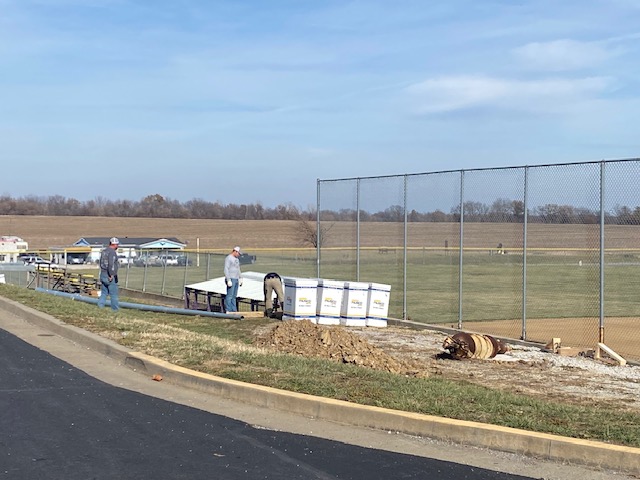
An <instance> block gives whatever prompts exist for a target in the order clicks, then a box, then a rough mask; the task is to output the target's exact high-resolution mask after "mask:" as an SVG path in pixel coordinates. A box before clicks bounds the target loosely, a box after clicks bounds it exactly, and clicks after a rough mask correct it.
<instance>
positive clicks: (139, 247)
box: [73, 237, 187, 262]
mask: <svg viewBox="0 0 640 480" xmlns="http://www.w3.org/2000/svg"><path fill="white" fill-rule="evenodd" d="M109 238H110V237H82V238H81V239H79V240H78V241H76V242H75V243H74V244H73V246H74V247H90V248H91V253H90V254H89V260H90V261H92V262H97V261H98V260H99V259H100V252H101V251H102V250H103V249H104V248H105V247H106V246H107V245H109ZM118 240H120V245H118V255H119V256H123V257H125V258H127V259H129V260H131V259H133V258H135V257H136V256H137V255H139V254H141V253H143V252H145V251H146V252H162V251H176V250H184V248H185V247H186V246H187V244H186V243H182V242H181V241H180V240H178V239H177V238H175V237H169V238H153V237H118Z"/></svg>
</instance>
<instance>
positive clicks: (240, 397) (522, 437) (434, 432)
mask: <svg viewBox="0 0 640 480" xmlns="http://www.w3.org/2000/svg"><path fill="white" fill-rule="evenodd" d="M0 308H1V309H3V310H5V311H7V312H10V313H12V314H14V315H16V316H19V317H21V318H23V319H24V320H26V321H27V322H29V323H31V324H33V325H36V326H38V327H41V328H44V329H47V330H49V331H51V332H53V333H56V334H58V335H60V336H62V337H64V338H68V339H69V340H72V341H74V342H76V343H78V344H80V345H83V346H84V347H87V348H91V349H93V350H95V351H98V352H100V353H103V354H105V355H107V356H109V357H111V358H115V359H117V360H119V361H120V362H122V363H123V364H125V365H127V366H128V367H129V368H131V369H134V370H139V371H142V372H145V373H146V374H148V375H149V376H153V375H162V378H163V379H164V381H167V382H170V383H172V384H176V385H180V386H184V387H188V388H195V389H198V390H200V391H205V392H207V393H211V394H212V395H217V396H220V397H223V398H227V399H231V400H237V401H239V402H243V403H247V404H251V405H256V406H261V407H266V408H271V409H276V410H281V411H286V412H291V413H295V414H298V415H303V416H307V417H312V418H318V419H322V420H328V421H332V422H337V423H341V424H346V425H354V426H360V427H369V428H373V429H377V430H389V431H393V432H401V433H405V434H409V435H418V436H423V437H428V438H437V439H440V440H447V441H452V442H455V443H461V444H466V445H473V446H478V447H485V448H489V449H494V450H500V451H504V452H511V453H519V454H524V455H529V456H535V457H540V458H547V459H552V460H557V461H562V462H568V463H575V464H581V465H590V466H595V467H600V468H606V469H610V470H615V471H620V472H626V473H633V474H640V448H632V447H624V446H618V445H609V444H606V443H603V442H595V441H590V440H579V439H574V438H567V437H561V436H557V435H549V434H545V433H536V432H529V431H525V430H519V429H515V428H508V427H500V426H496V425H488V424H483V423H477V422H468V421H463V420H454V419H448V418H441V417H435V416H430V415H422V414H417V413H410V412H402V411H397V410H391V409H386V408H379V407H371V406H365V405H359V404H354V403H349V402H345V401H341V400H333V399H327V398H322V397H315V396H313V395H306V394H299V393H293V392H287V391H284V390H278V389H275V388H271V387H264V386H260V385H252V384H248V383H243V382H238V381H235V380H227V379H224V378H221V377H215V376H213V375H208V374H204V373H200V372H196V371H193V370H189V369H186V368H183V367H179V366H176V365H172V364H170V363H168V362H166V361H164V360H160V359H158V358H155V357H151V356H149V355H146V354H143V353H139V352H135V351H132V350H130V349H128V348H126V347H123V346H121V345H119V344H117V343H115V342H113V341H111V340H109V339H106V338H103V337H100V336H98V335H95V334H93V333H91V332H88V331H86V330H83V329H80V328H78V327H75V326H73V325H68V324H66V323H64V322H61V321H60V320H58V319H56V318H54V317H52V316H51V315H47V314H44V313H42V312H39V311H37V310H34V309H32V308H29V307H27V306H25V305H22V304H20V303H18V302H14V301H12V300H9V299H6V298H3V297H0Z"/></svg>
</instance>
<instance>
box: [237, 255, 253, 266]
mask: <svg viewBox="0 0 640 480" xmlns="http://www.w3.org/2000/svg"><path fill="white" fill-rule="evenodd" d="M238 260H240V265H251V264H252V263H256V256H255V255H249V254H248V253H241V254H240V256H239V257H238Z"/></svg>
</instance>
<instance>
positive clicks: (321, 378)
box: [0, 285, 640, 447]
mask: <svg viewBox="0 0 640 480" xmlns="http://www.w3.org/2000/svg"><path fill="white" fill-rule="evenodd" d="M0 295H2V296H4V297H7V298H10V299H13V300H15V301H18V302H21V303H23V304H25V305H28V306H30V307H32V308H35V309H37V310H40V311H42V312H46V313H48V314H50V315H53V316H55V317H56V318H59V319H60V320H62V321H64V322H66V323H69V324H72V325H76V326H78V327H81V328H84V329H86V330H89V331H92V332H94V333H97V334H100V335H102V336H105V337H108V338H110V339H112V340H115V341H116V342H118V343H120V344H122V345H126V346H128V347H131V348H133V349H136V350H138V351H140V352H143V353H146V354H149V355H153V356H156V357H158V358H162V359H164V360H167V361H169V362H171V363H174V364H176V365H181V366H183V367H187V368H191V369H194V370H199V371H202V372H206V373H209V374H213V375H218V376H221V377H225V378H231V379H235V380H240V381H245V382H251V383H254V384H260V385H267V386H271V387H275V388H281V389H285V390H290V391H295V392H301V393H307V394H312V395H318V396H323V397H329V398H335V399H340V400H346V401H350V402H355V403H360V404H366V405H375V406H380V407H386V408H392V409H397V410H404V411H410V412H418V413H423V414H429V415H438V416H442V417H449V418H456V419H461V420H470V421H478V422H485V423H491V424H495V425H503V426H507V427H514V428H521V429H525V430H531V431H537V432H546V433H552V434H557V435H563V436H569V437H575V438H583V439H591V440H601V441H607V442H611V443H616V444H621V445H629V446H634V447H640V415H639V414H636V413H632V412H627V411H619V410H616V409H612V408H607V407H606V406H603V405H597V406H595V405H594V406H593V407H587V406H576V405H567V404H561V403H558V402H555V401H549V402H544V401H541V400H538V399H534V398H531V397H528V396H525V395H515V394H510V393H505V392H499V391H496V390H492V389H490V388H485V387H481V386H477V385H472V384H469V383H465V382H460V381H455V382H453V381H448V380H446V379H442V378H410V377H405V376H402V375H396V374H391V373H385V372H380V371H375V370H371V369H366V368H362V367H357V366H353V365H344V364H338V363H334V362H331V361H328V360H322V359H311V358H304V357H300V356H293V355H286V354H278V353H273V352H269V351H266V350H262V349H258V348H255V347H253V346H252V345H251V344H252V340H253V338H254V330H255V328H256V327H258V326H260V325H265V324H266V323H268V321H267V320H265V319H250V320H243V321H237V320H224V319H211V318H204V317H197V316H194V317H191V316H182V315H167V314H158V313H154V312H141V311H135V310H121V311H120V312H119V313H118V314H117V315H115V314H113V313H111V312H110V311H109V310H99V309H98V308H97V307H96V306H94V305H91V304H86V303H80V302H74V301H70V300H69V299H66V298H62V297H56V296H53V295H49V294H46V293H41V292H35V291H33V290H28V289H25V288H20V287H15V286H11V285H0Z"/></svg>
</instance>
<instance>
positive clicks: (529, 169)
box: [316, 159, 640, 358]
mask: <svg viewBox="0 0 640 480" xmlns="http://www.w3.org/2000/svg"><path fill="white" fill-rule="evenodd" d="M639 173H640V160H639V159H626V160H611V161H599V162H581V163H566V164H558V165H539V166H519V167H505V168H483V169H470V170H455V171H442V172H432V173H421V174H404V175H390V176H377V177H358V178H343V179H331V180H320V179H319V180H318V181H317V232H318V246H317V271H316V274H317V276H318V277H325V278H326V277H335V276H339V277H341V278H347V279H350V280H354V281H365V282H366V281H370V282H381V283H389V284H391V285H392V297H394V299H395V301H393V300H392V305H391V307H392V308H391V315H393V316H396V317H397V318H404V319H414V320H416V321H420V322H424V323H439V324H443V323H445V324H448V325H450V326H454V327H457V328H466V329H470V330H481V331H483V332H484V333H494V334H501V335H507V336H510V337H511V338H521V339H525V340H535V341H544V342H546V341H548V340H550V338H551V337H552V336H558V335H556V334H555V333H557V332H558V331H565V330H566V331H568V332H570V333H569V334H566V335H570V337H569V338H566V340H567V341H570V342H572V343H573V344H574V345H577V346H590V347H593V346H594V345H595V344H596V342H599V341H604V340H606V341H607V344H613V345H614V346H617V348H619V349H621V350H623V351H625V353H626V354H628V355H635V356H636V358H640V354H639V353H637V351H636V350H637V349H635V348H633V349H631V348H630V347H629V348H627V345H626V343H625V342H626V340H627V339H628V338H629V336H630V335H631V336H632V337H637V340H640V333H635V332H636V331H637V328H635V324H637V321H638V320H640V319H639V315H640V303H639V302H638V301H636V298H637V296H638V295H637V293H638V292H637V291H636V287H637V289H640V275H638V273H636V271H637V270H639V268H638V266H640V256H639V255H638V247H640V243H639V241H638V239H639V238H640V230H636V229H637V228H638V227H637V225H638V224H639V219H640V206H639V205H640V197H639V195H638V193H639V191H638V188H637V186H636V183H637V178H639V177H638V174H639ZM338 222H339V223H340V224H341V228H340V229H339V232H338V230H337V229H336V228H334V227H335V225H336V224H337V223H338ZM389 222H393V226H389ZM420 223H430V224H431V225H433V227H431V231H434V230H439V232H441V233H442V232H444V238H446V240H445V242H446V247H447V251H446V255H445V250H444V249H443V245H442V243H439V244H434V241H433V240H432V238H430V236H428V235H420V233H417V232H418V230H419V229H418V228H417V226H418V225H419V224H420ZM345 224H347V225H349V226H348V227H346V228H345ZM506 224H509V225H510V226H511V228H509V229H504V228H500V226H501V225H506ZM534 225H535V230H536V233H535V239H533V237H532V234H531V233H530V232H529V229H530V228H533V226H534ZM613 225H616V226H619V227H620V228H621V229H622V230H620V228H619V229H618V230H615V231H614V230H612V228H613ZM557 226H563V227H562V228H563V232H564V233H563V235H566V237H563V238H562V242H564V245H561V246H558V245H556V244H557V242H558V238H556V237H557V228H556V227H557ZM625 228H629V229H631V230H629V231H630V232H631V234H629V235H627V234H626V233H625ZM467 229H470V230H471V229H472V230H473V235H474V238H475V240H474V241H473V242H472V245H473V246H471V247H468V246H467V245H466V242H467V239H468V234H467V231H466V230H467ZM381 231H384V232H385V233H384V237H383V238H381V237H380V234H379V232H381ZM497 232H500V233H499V234H498V233H497ZM620 232H622V233H620ZM505 235H507V236H506V237H505ZM607 235H609V237H610V238H608V237H607ZM621 236H622V237H624V238H620V237H621ZM374 237H375V238H376V240H377V242H378V244H379V245H380V246H381V247H382V246H384V251H383V249H377V250H376V249H375V248H370V247H371V245H372V243H374V242H372V240H373V239H374ZM434 237H438V239H439V241H441V239H442V238H443V235H434ZM478 239H481V243H484V244H485V245H487V246H488V247H489V248H486V247H484V246H483V247H478V245H477V243H478ZM532 240H534V241H535V248H532V247H530V246H529V242H530V241H532ZM608 241H611V243H612V244H614V245H615V247H616V248H611V249H610V248H607V242H608ZM336 245H340V246H342V247H343V249H342V253H341V254H340V255H336V251H335V249H334V248H332V247H334V246H336ZM365 245H366V246H367V248H365ZM416 246H422V247H423V248H421V249H420V248H418V249H416ZM389 252H394V253H395V255H394V258H393V259H391V258H390V257H389V255H385V253H389ZM560 252H562V254H563V255H562V256H559V255H558V253H560ZM543 324H544V327H542V328H541V325H543ZM630 325H633V327H630ZM605 326H607V335H606V338H605ZM610 346H611V345H610ZM612 348H614V347H612Z"/></svg>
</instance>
